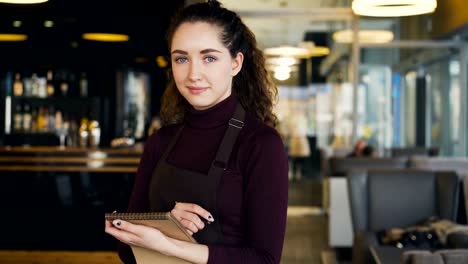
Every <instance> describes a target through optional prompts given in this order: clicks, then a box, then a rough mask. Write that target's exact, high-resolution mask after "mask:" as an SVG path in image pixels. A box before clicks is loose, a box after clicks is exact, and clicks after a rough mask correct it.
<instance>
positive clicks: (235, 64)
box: [231, 52, 244, 77]
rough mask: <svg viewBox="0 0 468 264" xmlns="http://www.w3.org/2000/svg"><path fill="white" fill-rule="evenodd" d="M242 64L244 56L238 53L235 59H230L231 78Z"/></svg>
mask: <svg viewBox="0 0 468 264" xmlns="http://www.w3.org/2000/svg"><path fill="white" fill-rule="evenodd" d="M243 62H244V54H243V53H242V52H238V53H237V55H236V57H235V58H233V59H232V67H231V69H232V70H231V75H232V77H234V76H236V75H237V74H238V73H239V72H240V70H241V69H242V63H243Z"/></svg>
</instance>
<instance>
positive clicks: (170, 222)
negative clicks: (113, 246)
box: [105, 212, 197, 264]
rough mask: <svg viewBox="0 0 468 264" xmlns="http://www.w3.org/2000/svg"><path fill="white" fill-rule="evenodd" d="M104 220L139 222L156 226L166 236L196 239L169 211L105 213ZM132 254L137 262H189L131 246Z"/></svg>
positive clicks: (145, 263) (139, 263)
mask: <svg viewBox="0 0 468 264" xmlns="http://www.w3.org/2000/svg"><path fill="white" fill-rule="evenodd" d="M105 218H106V220H109V221H113V220H115V219H121V220H125V221H128V222H130V223H133V224H140V225H146V226H151V227H154V228H157V229H158V230H159V231H161V232H162V233H163V234H165V235H166V236H168V237H172V238H175V239H178V240H183V241H187V242H191V243H197V241H196V240H195V239H194V238H193V237H192V236H191V235H190V234H189V233H188V232H187V230H186V229H185V227H184V226H183V225H182V224H181V223H180V222H179V221H178V220H177V219H176V218H175V217H174V216H173V215H172V214H171V213H170V212H149V213H106V214H105ZM131 248H132V251H133V255H134V256H135V259H136V261H137V263H138V264H150V263H167V264H184V263H189V262H187V261H185V260H183V259H180V258H177V257H169V256H166V255H164V254H161V253H159V252H157V251H153V250H149V249H146V248H141V247H136V246H131Z"/></svg>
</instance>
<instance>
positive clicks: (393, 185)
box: [348, 169, 459, 264]
mask: <svg viewBox="0 0 468 264" xmlns="http://www.w3.org/2000/svg"><path fill="white" fill-rule="evenodd" d="M348 190H349V198H350V208H351V217H352V226H353V232H354V244H353V252H352V254H353V261H352V263H353V264H364V263H371V262H370V261H371V259H370V253H369V247H370V246H378V241H377V235H376V232H378V231H381V230H384V229H388V228H393V227H400V228H404V227H408V226H411V225H414V224H416V223H418V222H420V221H422V220H425V219H427V218H429V217H431V216H438V217H440V218H444V219H448V220H452V221H455V220H456V216H457V207H458V197H459V196H458V192H459V177H458V176H457V175H456V173H454V172H432V171H419V170H409V169H408V170H368V171H360V172H359V171H353V172H351V173H350V174H349V175H348Z"/></svg>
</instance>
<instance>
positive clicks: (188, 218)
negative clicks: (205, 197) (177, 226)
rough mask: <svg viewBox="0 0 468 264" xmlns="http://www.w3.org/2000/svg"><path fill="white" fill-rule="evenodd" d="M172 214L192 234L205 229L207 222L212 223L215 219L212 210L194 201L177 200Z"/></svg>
mask: <svg viewBox="0 0 468 264" xmlns="http://www.w3.org/2000/svg"><path fill="white" fill-rule="evenodd" d="M171 214H172V215H174V216H175V217H176V218H177V220H179V221H180V222H181V223H182V225H183V226H184V227H185V228H186V229H187V231H188V232H189V233H190V234H191V235H193V234H194V233H197V232H198V231H199V230H201V229H203V228H204V227H205V223H207V224H210V223H212V222H213V221H214V218H213V216H212V215H211V214H210V212H208V211H207V210H205V209H203V208H202V207H201V206H199V205H197V204H192V203H181V202H176V205H175V207H174V209H172V211H171ZM204 222H205V223H204Z"/></svg>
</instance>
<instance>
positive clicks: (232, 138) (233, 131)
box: [149, 103, 245, 245]
mask: <svg viewBox="0 0 468 264" xmlns="http://www.w3.org/2000/svg"><path fill="white" fill-rule="evenodd" d="M244 119H245V110H244V108H243V107H242V106H241V104H240V103H237V106H236V110H235V111H234V114H233V116H232V118H231V119H230V120H229V126H228V128H227V130H226V132H225V133H224V137H223V139H222V141H221V144H220V146H219V148H218V151H217V153H216V157H215V160H214V161H213V162H212V164H211V167H210V169H209V171H208V174H203V173H200V172H195V171H190V170H186V169H183V168H178V167H175V166H173V165H170V164H168V163H167V161H166V160H167V156H168V155H169V153H170V152H171V150H172V148H173V147H174V145H175V144H176V142H177V140H178V138H179V136H180V133H181V132H182V130H183V128H184V126H182V127H181V128H180V129H179V131H178V132H177V134H176V135H175V136H174V138H173V139H172V141H171V142H170V144H169V146H168V147H167V150H166V151H165V152H164V154H163V155H162V157H161V159H160V160H159V162H158V165H157V166H156V168H155V169H154V171H153V176H152V179H151V183H150V190H149V193H150V195H149V196H150V197H149V202H150V209H151V211H154V212H168V211H171V210H172V209H173V208H174V206H175V202H176V201H177V202H186V203H194V204H198V205H200V206H201V207H203V208H204V209H206V210H207V211H208V212H210V213H211V215H212V216H213V217H214V219H215V221H214V222H213V223H211V224H205V227H204V228H203V229H202V230H200V231H198V232H197V233H195V234H194V235H193V237H194V238H195V239H196V240H197V242H198V243H201V244H207V245H208V244H222V243H223V239H222V232H221V226H220V223H219V217H218V214H217V208H216V204H217V203H216V201H217V198H216V194H217V191H218V186H219V183H220V180H221V177H222V175H223V174H224V171H225V170H226V167H227V163H228V160H229V156H230V155H231V152H232V148H233V146H234V143H235V142H236V140H237V137H238V135H239V132H240V130H241V128H242V127H243V125H244ZM188 151H190V150H188Z"/></svg>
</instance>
